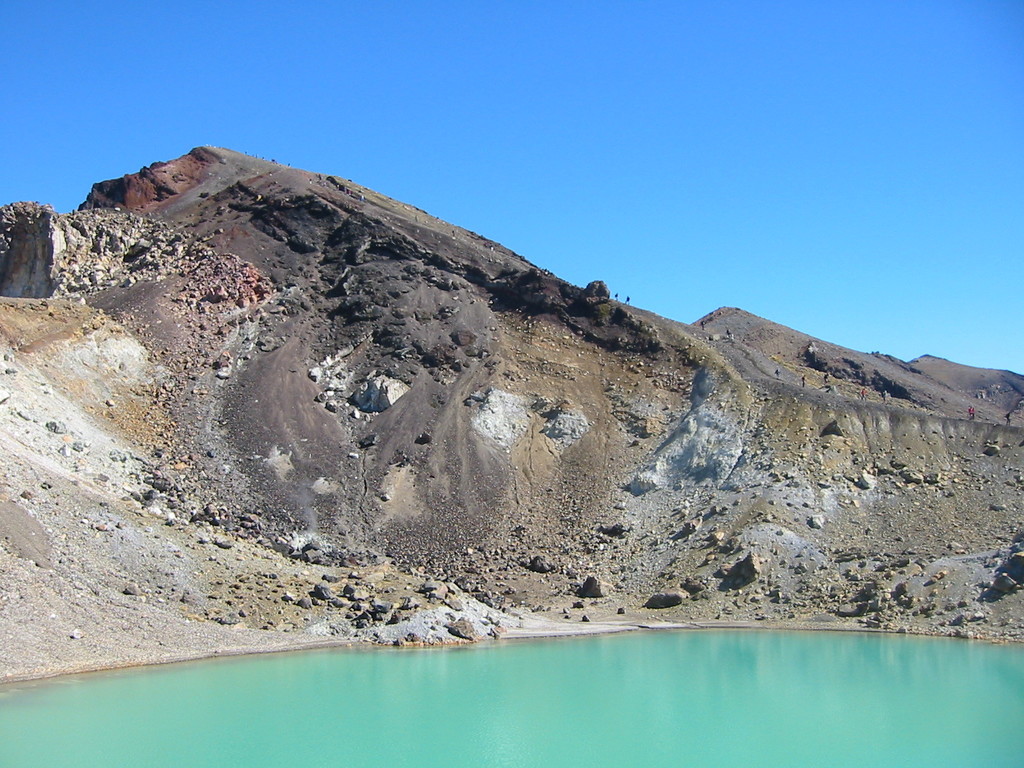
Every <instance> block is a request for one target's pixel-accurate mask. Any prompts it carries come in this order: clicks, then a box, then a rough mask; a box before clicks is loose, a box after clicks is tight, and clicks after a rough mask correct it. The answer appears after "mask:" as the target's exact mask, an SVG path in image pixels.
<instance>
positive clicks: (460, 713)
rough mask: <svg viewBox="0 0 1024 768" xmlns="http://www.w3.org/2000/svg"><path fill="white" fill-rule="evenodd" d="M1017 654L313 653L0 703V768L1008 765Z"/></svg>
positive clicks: (856, 640)
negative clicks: (59, 767)
mask: <svg viewBox="0 0 1024 768" xmlns="http://www.w3.org/2000/svg"><path fill="white" fill-rule="evenodd" d="M1022 692H1024V649H1022V648H1019V647H997V646H991V645H985V644H977V643H967V642H954V641H943V640H929V639H919V638H907V637H887V636H880V635H855V634H846V633H804V634H801V633H770V632H711V631H704V632H671V633H670V632H659V633H644V634H632V635H628V636H622V635H618V636H611V637H598V638H594V637H590V638H576V639H570V640H558V641H543V642H540V641H538V642H511V643H505V644H501V645H497V646H488V647H479V648H463V649H448V650H377V651H353V650H338V651H316V652H305V653H295V654H286V655H274V656H261V657H256V658H243V659H227V660H221V661H216V662H202V663H194V664H186V665H174V666H171V667H161V668H156V669H150V670H133V671H127V672H119V673H110V674H103V675H87V676H81V677H78V678H69V679H66V680H63V681H54V682H49V683H41V684H37V685H32V686H22V687H20V688H15V689H5V690H3V691H2V692H0V765H2V766H11V767H12V768H14V767H16V766H51V765H52V766H57V765H67V766H115V765H125V766H128V765H131V766H142V765H151V766H165V765H166V766H207V765H208V766H227V765H246V766H263V765H267V766H271V765H273V766H279V765H302V766H308V767H312V766H348V765H351V766H359V767H360V768H364V767H366V766H378V765H379V766H417V767H418V768H424V767H425V766H445V768H457V767H458V766H476V767H478V766H575V765H579V766H613V765H614V766H623V765H643V766H688V765H694V766H696V765H713V766H719V767H722V768H728V767H729V766H741V765H742V766H744V768H750V767H751V766H760V767H770V766H786V768H793V767H794V766H816V767H817V766H834V767H835V768H842V767H843V766H899V768H911V767H912V766H918V765H920V766H928V768H940V767H941V766H957V768H962V767H963V766H987V767H989V768H998V767H999V766H1014V768H1016V767H1017V766H1019V765H1021V757H1020V755H1021V754H1022V750H1024V727H1022V726H1024V693H1022Z"/></svg>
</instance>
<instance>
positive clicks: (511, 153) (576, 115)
mask: <svg viewBox="0 0 1024 768" xmlns="http://www.w3.org/2000/svg"><path fill="white" fill-rule="evenodd" d="M150 5H151V4H149V3H136V2H133V3H119V2H109V1H108V2H89V1H84V2H62V1H61V0H51V2H47V3H44V4H40V3H38V2H26V1H24V0H4V1H3V2H2V3H0V31H2V40H3V46H2V48H0V96H2V103H3V105H4V118H3V120H0V204H3V203H7V202H12V201H15V200H38V201H40V202H48V203H51V204H52V205H53V206H54V207H56V208H57V209H58V210H61V211H66V210H71V209H73V208H74V207H76V206H77V205H78V204H79V203H80V202H81V200H82V199H83V198H84V197H85V195H86V194H87V193H88V191H89V187H90V185H91V184H92V183H93V182H95V181H98V180H101V179H106V178H111V177H115V176H120V175H122V174H124V173H128V172H132V171H136V170H138V169H139V168H140V167H142V166H143V165H148V164H150V163H152V162H155V161H157V160H167V159H171V158H173V157H177V156H179V155H181V154H184V153H185V152H187V151H188V150H189V149H191V148H192V147H194V146H198V145H202V144H213V145H217V146H223V147H229V148H231V149H236V150H240V151H243V152H248V153H250V154H254V155H259V156H261V157H266V158H274V159H277V160H279V161H281V162H284V163H288V164H290V165H295V166H298V167H301V168H305V169H307V170H312V171H318V172H323V173H334V174H337V175H340V176H343V177H346V178H350V179H352V180H354V181H356V182H358V183H360V184H364V185H366V186H369V187H371V188H373V189H376V190H378V191H380V192H383V193H385V194H387V195H390V196H392V197H395V198H398V199H400V200H403V201H405V202H408V203H411V204H413V205H416V206H418V207H420V208H423V209H426V210H427V211H429V212H430V213H432V214H434V215H436V216H440V217H441V218H444V219H447V220H449V221H451V222H453V223H455V224H458V225H460V226H463V227H466V228H469V229H472V230H474V231H477V232H479V233H481V234H483V235H486V236H488V237H490V238H493V239H495V240H498V241H500V242H502V243H504V244H505V245H507V246H508V247H510V248H512V249H514V250H516V251H517V252H519V253H521V254H522V255H523V256H525V257H526V258H528V259H530V260H531V261H533V262H534V263H536V264H537V265H539V266H541V267H545V268H547V269H550V270H551V271H553V272H555V273H556V274H558V275H560V276H561V277H564V278H566V279H568V280H570V281H572V282H574V283H577V284H585V283H587V282H589V281H590V280H594V279H603V280H605V281H606V282H607V283H608V284H609V286H610V287H611V289H612V291H613V292H618V293H619V294H620V296H622V297H625V296H626V295H629V296H631V298H632V302H633V304H635V305H638V306H642V307H645V308H647V309H651V310H654V311H656V312H659V313H661V314H663V315H666V316H668V317H672V318H675V319H678V320H683V321H687V322H690V321H693V320H695V319H697V318H698V317H700V316H701V315H703V314H705V313H707V312H709V311H711V310H713V309H715V308H717V307H719V306H737V307H741V308H743V309H746V310H748V311H750V312H753V313H755V314H758V315H762V316H764V317H767V318H769V319H771V320H774V321H776V322H779V323H782V324H785V325H789V326H791V327H793V328H796V329H798V330H801V331H804V332H806V333H810V334H812V335H815V336H818V337H821V338H824V339H827V340H829V341H833V342H836V343H839V344H843V345H845V346H849V347H853V348H855V349H858V350H861V351H866V352H870V351H876V350H877V351H882V352H886V353H889V354H893V355H896V356H897V357H900V358H903V359H911V358H913V357H916V356H918V355H921V354H933V355H938V356H940V357H946V358H949V359H952V360H955V361H957V362H962V363H965V364H969V365H977V366H982V367H991V368H1008V369H1011V370H1015V371H1017V372H1021V373H1024V342H1022V338H1021V334H1020V331H1021V325H1022V320H1024V300H1022V293H1024V0H928V1H927V2H915V1H914V0H853V1H851V2H843V1H841V0H807V1H806V2H805V1H803V0H760V1H755V0H745V1H744V0H735V1H732V2H730V1H729V0H718V1H717V2H711V1H707V2H705V1H702V0H693V1H692V2H687V1H686V0H676V1H675V2H658V1H656V0H651V1H649V2H644V1H643V0H634V1H632V2H601V1H600V0H589V2H558V1H557V0H545V1H544V2H530V1H528V0H520V1H518V2H499V1H497V0H495V1H494V2H490V1H488V2H482V1H481V0H474V1H469V0H466V1H465V2H442V1H441V0H431V1H430V2H427V1H426V0H423V1H422V2H415V1H413V0H407V1H406V2H386V1H383V0H363V2H331V3H327V2H324V3H301V2H296V3H291V4H287V3H280V2H258V1H255V2H245V3H241V2H231V1H226V2H202V3H198V2H191V1H188V0H182V1H179V2H173V3H170V2H169V3H161V4H159V5H157V4H153V6H154V7H152V8H151V7H150Z"/></svg>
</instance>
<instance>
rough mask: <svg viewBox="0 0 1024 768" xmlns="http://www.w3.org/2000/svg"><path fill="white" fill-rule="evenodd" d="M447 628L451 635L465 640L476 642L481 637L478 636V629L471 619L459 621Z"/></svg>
mask: <svg viewBox="0 0 1024 768" xmlns="http://www.w3.org/2000/svg"><path fill="white" fill-rule="evenodd" d="M445 628H446V629H447V630H448V632H449V633H450V634H452V635H454V636H455V637H460V638H462V639H463V640H469V641H476V640H479V639H480V635H479V634H477V631H476V628H475V627H474V626H473V623H472V622H471V621H470V620H469V619H464V618H463V619H458V620H456V621H453V622H452V623H451V624H448V625H447V626H446V627H445Z"/></svg>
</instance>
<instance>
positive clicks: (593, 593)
mask: <svg viewBox="0 0 1024 768" xmlns="http://www.w3.org/2000/svg"><path fill="white" fill-rule="evenodd" d="M607 593H608V589H607V587H606V586H605V585H604V584H603V583H602V582H601V581H600V580H599V579H598V578H597V577H596V576H587V578H585V579H584V580H583V584H581V585H580V588H579V589H578V590H576V595H577V597H604V596H605V595H606V594H607Z"/></svg>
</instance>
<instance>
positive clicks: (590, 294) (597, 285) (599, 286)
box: [583, 280, 612, 299]
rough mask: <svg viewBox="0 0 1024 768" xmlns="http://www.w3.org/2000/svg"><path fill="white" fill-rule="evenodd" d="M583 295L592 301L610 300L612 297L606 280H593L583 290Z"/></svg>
mask: <svg viewBox="0 0 1024 768" xmlns="http://www.w3.org/2000/svg"><path fill="white" fill-rule="evenodd" d="M583 293H584V294H585V295H586V296H587V298H590V299H608V298H611V295H612V294H611V291H609V290H608V285H607V284H606V283H605V281H604V280H593V281H591V282H589V283H587V287H586V288H584V289H583Z"/></svg>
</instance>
